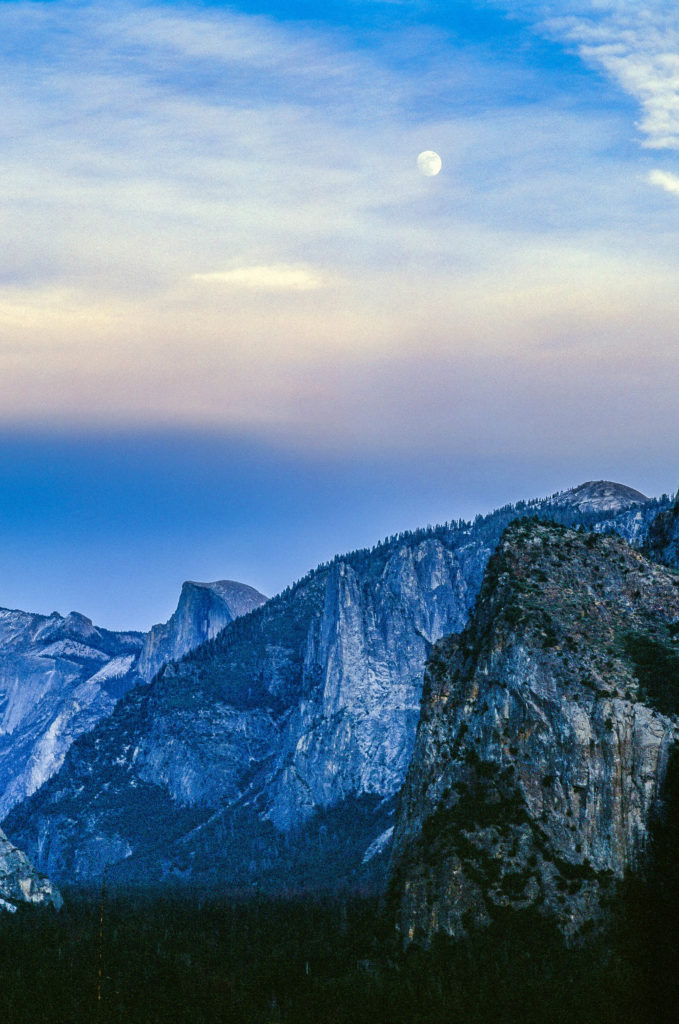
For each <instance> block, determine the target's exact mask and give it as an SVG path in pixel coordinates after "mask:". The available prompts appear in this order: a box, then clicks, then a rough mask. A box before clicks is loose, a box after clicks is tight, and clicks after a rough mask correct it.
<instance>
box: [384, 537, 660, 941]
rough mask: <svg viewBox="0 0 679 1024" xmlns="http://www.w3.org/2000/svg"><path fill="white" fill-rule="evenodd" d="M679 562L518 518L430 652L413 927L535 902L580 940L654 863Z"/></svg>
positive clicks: (418, 755)
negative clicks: (459, 628) (621, 885)
mask: <svg viewBox="0 0 679 1024" xmlns="http://www.w3.org/2000/svg"><path fill="white" fill-rule="evenodd" d="M678 712H679V575H678V574H676V573H674V572H672V571H670V570H667V569H665V568H664V567H662V566H660V565H657V564H654V563H651V562H649V561H647V560H646V559H645V558H644V557H642V555H640V554H639V553H638V552H637V551H634V550H633V549H631V548H630V547H629V546H628V545H627V544H626V543H624V542H623V541H621V540H620V539H619V538H617V537H612V536H610V537H601V536H597V535H594V534H590V535H587V534H582V533H576V532H573V531H570V530H565V529H563V528H560V527H557V526H554V525H547V524H543V523H516V524H514V525H513V526H511V527H509V529H508V530H507V532H506V534H505V536H504V538H503V540H502V542H501V544H500V546H499V548H498V550H497V552H496V553H495V555H494V556H493V558H492V559H491V561H490V563H489V565H488V569H487V572H486V577H485V580H484V584H483V587H482V589H481V593H480V596H479V601H478V603H477V606H476V609H475V612H474V615H473V617H472V620H471V622H470V624H469V626H468V627H467V629H466V630H465V631H464V632H462V633H461V634H459V635H457V636H451V637H448V638H446V639H444V640H442V641H441V642H440V643H439V644H437V646H436V647H435V649H434V651H433V653H432V656H431V658H430V660H429V663H428V668H427V674H426V682H425V690H424V695H423V705H422V717H421V719H420V723H419V727H418V733H417V741H416V744H415V750H414V754H413V758H412V762H411V765H410V769H409V772H408V776H407V780H406V783H405V786H404V789H403V791H402V794H401V803H400V814H399V818H398V821H397V825H396V830H395V836H394V847H393V862H392V863H393V867H392V872H393V879H392V885H393V892H394V895H395V900H396V905H397V908H398V909H397V919H398V926H399V929H400V932H401V935H402V937H403V939H404V941H406V942H408V941H412V940H415V941H419V942H423V943H428V942H430V941H431V939H432V937H433V936H434V934H435V933H436V932H438V931H442V932H444V933H447V934H450V935H454V936H460V935H463V934H464V933H465V932H468V931H469V930H470V929H472V928H474V927H478V926H482V925H484V924H488V923H490V921H492V920H493V918H494V917H495V916H496V915H497V913H499V912H500V911H501V910H502V909H503V908H507V907H512V908H515V909H521V908H526V907H535V908H537V909H539V910H540V911H541V912H543V913H544V914H546V915H549V916H550V917H552V918H553V919H555V920H556V922H557V923H558V924H559V926H560V927H561V928H562V930H563V931H564V933H565V934H566V935H568V936H569V937H573V936H575V935H577V934H578V933H579V932H580V931H581V930H582V929H583V928H587V927H590V926H591V924H592V923H594V922H596V921H597V920H598V918H599V917H600V915H601V912H602V906H603V905H604V904H605V900H606V897H607V896H608V895H610V894H611V893H612V891H613V889H614V887H615V886H616V884H617V883H618V882H619V881H620V880H621V879H622V878H623V875H624V873H625V871H626V870H627V869H628V868H630V867H634V866H635V865H637V864H639V863H640V861H641V860H642V859H643V856H644V852H645V849H646V845H647V840H648V835H649V825H650V823H651V820H652V816H653V814H654V811H655V809H656V808H657V806H658V800H659V796H660V793H661V788H662V783H663V779H664V774H665V770H666V766H667V761H668V755H669V750H670V748H671V746H672V744H673V742H674V741H675V739H676V737H677V733H678V725H679V719H678V718H677V713H678Z"/></svg>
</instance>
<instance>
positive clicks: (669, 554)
mask: <svg viewBox="0 0 679 1024" xmlns="http://www.w3.org/2000/svg"><path fill="white" fill-rule="evenodd" d="M644 550H645V552H646V553H647V554H648V556H649V558H652V559H653V560H654V561H656V562H662V564H663V565H669V566H672V568H674V569H679V498H677V500H676V501H675V503H674V505H672V507H671V508H668V509H664V510H662V511H661V512H659V513H658V515H657V516H655V518H654V519H653V522H652V523H651V525H650V527H649V530H648V536H647V539H646V543H645V545H644Z"/></svg>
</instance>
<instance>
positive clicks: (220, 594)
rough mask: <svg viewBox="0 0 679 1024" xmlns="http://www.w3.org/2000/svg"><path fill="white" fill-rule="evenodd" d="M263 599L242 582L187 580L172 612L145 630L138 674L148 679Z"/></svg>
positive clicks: (257, 605) (147, 680) (263, 598)
mask: <svg viewBox="0 0 679 1024" xmlns="http://www.w3.org/2000/svg"><path fill="white" fill-rule="evenodd" d="M265 601H266V597H264V595H263V594H260V593H259V591H258V590H255V589H254V587H249V586H247V584H245V583H236V582H234V581H233V580H217V581H216V582H214V583H196V582H194V581H193V580H187V581H186V582H185V583H184V584H183V586H182V590H181V594H180V597H179V603H178V605H177V609H176V611H175V612H174V614H173V615H172V616H171V618H170V619H169V620H168V621H167V622H165V623H162V624H159V625H157V626H153V627H152V628H151V631H150V632H149V633H148V634H147V636H146V639H145V641H144V646H143V648H142V652H141V655H140V658H139V665H138V672H139V675H140V676H141V678H142V679H143V680H145V681H146V682H149V681H150V680H151V679H152V678H153V676H154V675H155V674H156V672H158V670H159V669H160V668H161V667H162V665H164V664H165V663H166V662H167V661H177V660H178V659H179V658H181V657H182V656H183V655H184V654H186V653H187V652H188V651H191V650H193V648H194V647H197V646H198V645H199V644H201V643H203V642H204V641H205V640H211V639H213V637H215V636H216V635H217V633H219V632H221V630H222V629H224V627H225V626H227V625H228V624H229V623H230V622H233V621H234V619H237V618H238V617H239V616H241V615H246V614H247V613H248V612H251V611H253V610H254V609H255V608H259V606H260V605H262V604H264V602H265Z"/></svg>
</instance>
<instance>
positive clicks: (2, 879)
mask: <svg viewBox="0 0 679 1024" xmlns="http://www.w3.org/2000/svg"><path fill="white" fill-rule="evenodd" d="M20 903H33V904H35V905H51V906H53V907H54V908H55V909H56V910H59V909H60V908H61V906H62V903H63V900H62V898H61V894H60V892H59V890H58V889H57V888H56V886H54V885H52V883H51V882H50V881H49V879H47V878H45V876H44V875H39V874H38V872H37V871H36V870H35V868H34V867H33V865H32V864H31V862H30V861H29V859H28V857H27V856H26V855H25V854H24V853H22V852H21V850H17V848H16V846H12V844H11V843H10V841H9V839H8V838H7V836H6V835H5V833H4V832H2V831H1V830H0V910H8V911H10V913H13V912H14V911H15V910H16V909H17V906H18V905H19V904H20Z"/></svg>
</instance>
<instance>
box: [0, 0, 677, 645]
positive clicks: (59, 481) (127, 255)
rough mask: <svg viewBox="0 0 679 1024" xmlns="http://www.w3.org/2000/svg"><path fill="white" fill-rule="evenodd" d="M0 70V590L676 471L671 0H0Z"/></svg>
mask: <svg viewBox="0 0 679 1024" xmlns="http://www.w3.org/2000/svg"><path fill="white" fill-rule="evenodd" d="M0 62H1V63H2V83H3V85H2V106H1V109H2V112H3V114H2V121H1V123H0V182H1V187H0V226H1V234H0V238H1V239H2V245H1V246H0V605H4V606H6V607H20V608H24V609H26V610H31V611H39V612H43V613H50V612H51V611H52V610H58V611H60V612H62V613H66V612H68V611H70V610H71V609H77V610H79V611H81V612H83V613H85V614H87V615H88V616H90V617H91V618H93V619H94V621H95V622H97V623H98V624H100V625H104V626H107V627H109V628H137V629H146V628H148V627H149V626H150V625H151V624H152V623H153V622H157V621H162V620H164V619H166V618H167V617H168V616H169V615H170V613H171V612H172V610H173V608H174V606H175V605H176V601H177V597H178V594H179V589H180V586H181V583H182V581H183V580H184V579H199V580H212V579H220V578H230V579H239V580H242V581H243V582H247V583H250V584H251V585H253V586H255V587H258V588H259V589H260V590H262V591H263V592H264V593H266V594H268V595H271V594H273V593H275V592H277V591H278V590H280V589H282V588H283V587H285V586H286V585H287V584H288V583H290V582H291V581H292V580H294V579H296V578H298V577H300V576H301V575H303V574H304V573H305V572H306V571H307V570H308V569H310V568H312V567H313V566H314V565H315V564H317V563H318V562H319V561H323V560H325V559H327V558H330V557H332V556H333V555H334V554H335V553H337V552H339V551H344V550H350V549H353V548H356V547H360V546H363V545H372V544H373V543H375V542H376V541H377V540H379V539H380V538H382V537H384V536H386V535H389V534H391V533H394V532H397V531H400V530H403V529H408V528H414V527H417V526H421V525H426V524H427V523H434V522H440V521H445V520H448V519H451V518H458V517H472V516H473V515H474V514H476V513H477V512H484V511H489V510H490V509H492V508H493V507H496V506H498V505H502V504H504V503H505V502H507V501H513V500H518V499H520V498H528V497H536V496H539V495H542V494H549V493H552V492H554V491H556V490H560V489H564V488H567V487H570V486H574V485H576V484H578V483H581V482H583V481H584V480H588V479H613V480H619V481H621V482H624V483H627V484H629V485H631V486H633V487H637V488H639V489H640V490H642V491H644V492H645V493H647V494H649V495H656V494H660V493H663V492H674V491H675V490H676V488H677V486H678V485H679V474H678V473H677V460H676V444H675V443H674V439H675V438H676V436H677V433H678V428H679V402H678V401H677V399H676V396H677V393H679V357H678V355H677V336H678V333H679V332H678V328H677V325H678V324H679V308H678V307H679V288H677V280H678V271H679V11H678V9H677V7H676V4H670V3H665V2H664V0H654V2H648V3H643V2H642V3H639V2H634V3H633V2H631V0H590V2H576V0H572V2H571V0H561V2H560V3H558V4H556V3H553V4H552V3H544V2H539V0H525V2H524V0H518V2H517V0H512V2H510V0H505V2H503V0H492V2H484V0H448V2H443V0H440V2H439V0H327V2H325V3H320V2H317V0H299V2H294V0H259V2H254V3H251V2H245V0H243V2H240V3H238V2H235V3H228V4H226V3H218V2H207V0H206V2H200V3H197V2H178V3H173V2H163V3H160V2H157V0H156V2H149V3H133V2H119V0H107V2H105V3H104V2H100V0H94V2H65V0H51V2H32V3H27V2H24V0H9V2H7V0H5V2H2V0H0ZM423 150H434V151H435V152H437V153H438V154H439V155H440V157H441V161H442V167H441V171H440V173H439V174H437V175H435V176H429V177H428V176H426V175H423V174H421V173H420V172H419V170H418V167H417V156H418V154H419V153H420V152H421V151H423Z"/></svg>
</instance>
